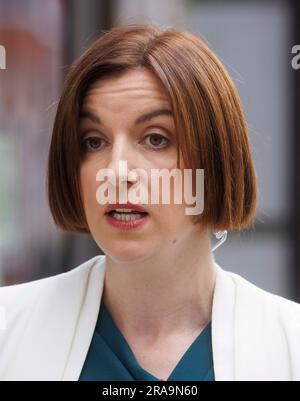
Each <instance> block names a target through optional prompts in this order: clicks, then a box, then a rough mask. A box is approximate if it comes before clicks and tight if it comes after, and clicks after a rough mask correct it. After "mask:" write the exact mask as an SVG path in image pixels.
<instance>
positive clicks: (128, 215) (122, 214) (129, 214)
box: [105, 209, 148, 221]
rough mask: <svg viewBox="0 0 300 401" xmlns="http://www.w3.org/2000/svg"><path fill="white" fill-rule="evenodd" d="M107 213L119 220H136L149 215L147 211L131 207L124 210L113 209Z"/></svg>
mask: <svg viewBox="0 0 300 401" xmlns="http://www.w3.org/2000/svg"><path fill="white" fill-rule="evenodd" d="M105 214H106V215H108V216H111V217H113V218H114V219H116V220H119V221H135V220H139V219H141V218H143V217H145V216H147V215H148V213H147V212H140V211H134V210H129V209H125V210H122V211H121V210H120V209H116V210H111V211H110V212H108V213H105Z"/></svg>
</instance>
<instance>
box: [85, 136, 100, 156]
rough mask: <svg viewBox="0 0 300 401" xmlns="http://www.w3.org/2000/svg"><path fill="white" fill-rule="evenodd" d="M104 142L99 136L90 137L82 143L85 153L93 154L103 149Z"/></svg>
mask: <svg viewBox="0 0 300 401" xmlns="http://www.w3.org/2000/svg"><path fill="white" fill-rule="evenodd" d="M102 142H103V139H102V138H99V137H98V136H90V137H88V138H85V139H84V140H83V141H82V147H83V150H84V151H87V152H93V151H95V150H97V149H99V148H100V147H101V143H102Z"/></svg>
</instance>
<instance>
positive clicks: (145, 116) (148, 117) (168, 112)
mask: <svg viewBox="0 0 300 401" xmlns="http://www.w3.org/2000/svg"><path fill="white" fill-rule="evenodd" d="M161 115H164V116H169V117H172V116H173V113H172V111H171V110H170V109H167V108H164V109H156V110H152V111H149V112H147V113H145V114H142V115H140V116H139V117H137V119H136V120H135V124H141V123H144V122H146V121H148V120H151V119H152V118H154V117H157V116H161ZM79 118H87V119H89V120H91V121H92V122H93V123H96V124H101V119H100V117H98V116H96V115H94V114H93V113H91V112H89V111H87V110H82V111H80V113H79Z"/></svg>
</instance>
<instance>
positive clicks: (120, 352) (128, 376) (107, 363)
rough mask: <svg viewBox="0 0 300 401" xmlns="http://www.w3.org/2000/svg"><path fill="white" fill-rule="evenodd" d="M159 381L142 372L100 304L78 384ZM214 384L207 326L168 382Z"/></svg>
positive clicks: (143, 370) (209, 336) (124, 340)
mask: <svg viewBox="0 0 300 401" xmlns="http://www.w3.org/2000/svg"><path fill="white" fill-rule="evenodd" d="M105 380H123V381H124V380H128V381H133V380H138V381H142V380H151V381H155V380H160V379H159V378H157V377H155V376H153V375H152V374H151V373H149V372H147V371H146V370H145V369H143V368H142V367H141V366H140V364H139V363H138V361H137V360H136V358H135V356H134V354H133V351H132V350H131V349H130V347H129V345H128V343H127V341H126V339H125V337H124V336H123V335H122V333H121V332H120V331H119V329H118V328H117V326H116V325H115V323H114V321H113V319H112V317H111V315H110V313H109V311H108V309H107V308H106V306H105V304H104V302H101V305H100V311H99V315H98V320H97V323H96V328H95V332H94V335H93V338H92V341H91V344H90V348H89V350H88V354H87V357H86V360H85V363H84V366H83V369H82V371H81V374H80V377H79V381H105ZM176 380H181V381H182V380H197V381H214V380H215V378H214V369H213V358H212V343H211V322H210V323H209V324H208V325H207V326H206V327H205V328H204V330H202V332H201V333H200V334H199V335H198V337H197V338H196V339H195V340H194V341H193V343H192V344H191V345H190V347H189V348H188V349H187V351H186V352H185V354H184V355H183V356H182V358H181V359H180V361H179V362H178V363H177V365H176V367H175V368H174V369H173V371H172V372H171V374H170V376H169V377H168V381H176Z"/></svg>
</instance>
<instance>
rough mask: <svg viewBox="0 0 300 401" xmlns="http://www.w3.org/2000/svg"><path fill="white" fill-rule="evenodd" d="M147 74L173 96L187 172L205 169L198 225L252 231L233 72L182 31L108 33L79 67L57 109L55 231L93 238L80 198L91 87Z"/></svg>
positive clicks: (52, 160)
mask: <svg viewBox="0 0 300 401" xmlns="http://www.w3.org/2000/svg"><path fill="white" fill-rule="evenodd" d="M138 67H145V68H148V69H149V70H150V71H152V72H153V73H154V74H156V76H157V77H158V78H159V79H160V81H161V82H162V84H163V86H164V87H165V90H166V93H167V94H168V95H169V98H170V104H171V107H172V111H173V115H174V122H175V128H176V138H177V144H178V151H177V155H179V152H180V154H181V156H182V160H183V162H184V164H185V165H184V167H185V168H191V169H193V171H194V170H195V169H197V168H199V169H204V211H203V213H202V214H201V215H199V216H193V218H195V223H200V224H202V225H203V226H206V227H209V228H210V229H211V230H212V231H219V230H240V229H243V228H247V227H249V226H250V225H252V224H253V220H254V214H255V208H256V201H257V187H256V177H255V169H254V165H253V161H252V157H251V153H250V146H249V138H248V130H247V125H246V121H245V118H244V115H243V111H242V107H241V102H240V98H239V95H238V93H237V90H236V88H235V85H234V84H233V82H232V80H231V78H230V77H229V74H228V72H227V71H226V69H225V68H224V66H223V65H222V64H221V62H220V61H219V60H218V58H217V57H216V55H215V54H214V53H213V52H212V51H211V50H210V49H209V48H208V46H207V45H206V44H205V43H204V41H203V40H202V39H200V38H198V37H196V36H194V35H193V34H192V33H190V32H188V31H184V30H175V29H168V30H161V29H160V28H158V27H157V26H153V25H137V24H130V25H126V26H118V27H114V28H112V29H111V30H108V31H104V34H103V35H102V36H101V37H100V38H98V39H97V40H96V41H95V42H94V43H93V44H92V45H91V46H90V47H89V48H88V49H87V50H86V51H85V52H84V54H83V55H82V56H81V57H80V58H79V59H78V60H77V61H75V62H74V63H73V64H72V65H71V67H70V69H69V72H68V74H67V76H66V79H65V82H64V86H63V91H62V95H61V98H60V101H59V104H58V108H57V112H56V117H55V122H54V127H53V134H52V140H51V145H50V152H49V160H48V177H47V189H48V198H49V205H50V210H51V213H52V215H53V218H54V221H55V223H56V224H57V225H58V226H59V227H60V228H61V229H63V230H65V231H69V232H82V233H88V232H89V228H88V225H87V222H86V218H85V212H84V208H83V203H82V199H81V195H80V183H79V169H80V163H81V160H82V155H81V144H80V138H79V134H78V125H79V117H80V109H81V105H82V102H83V98H84V96H85V94H86V93H87V91H88V89H89V87H90V85H91V84H92V83H94V82H95V81H96V80H99V79H101V78H103V77H105V76H107V75H109V74H110V75H111V74H122V73H124V72H126V71H128V70H129V69H133V68H138Z"/></svg>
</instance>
